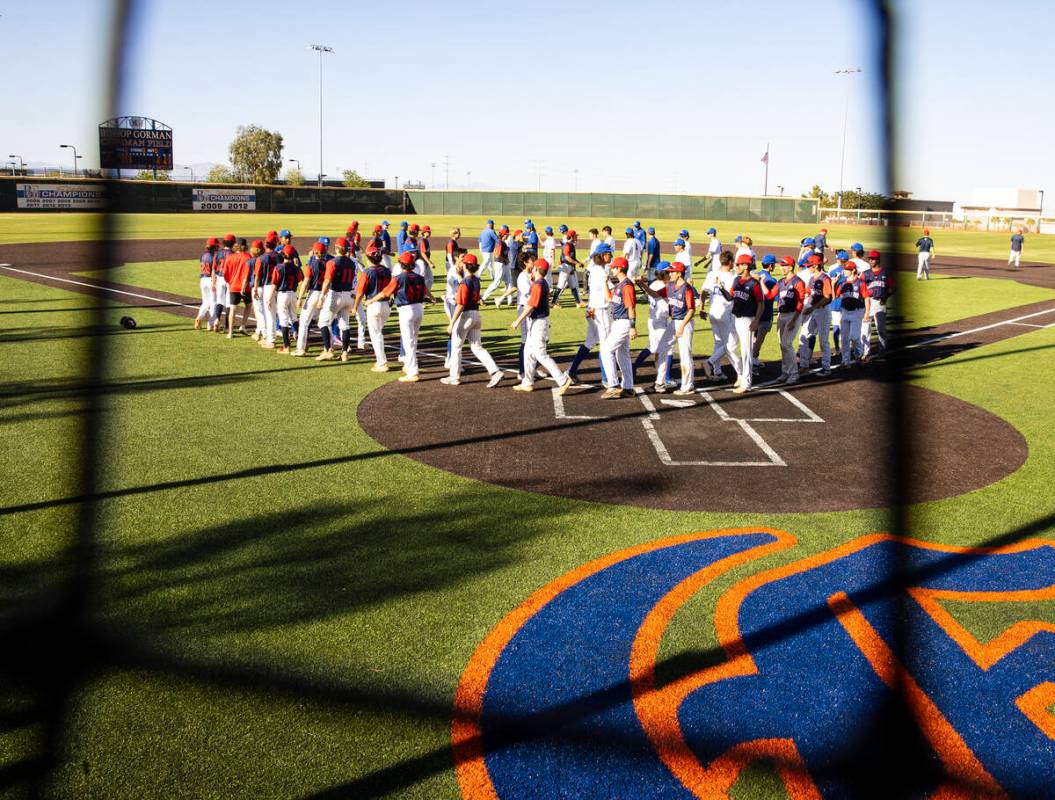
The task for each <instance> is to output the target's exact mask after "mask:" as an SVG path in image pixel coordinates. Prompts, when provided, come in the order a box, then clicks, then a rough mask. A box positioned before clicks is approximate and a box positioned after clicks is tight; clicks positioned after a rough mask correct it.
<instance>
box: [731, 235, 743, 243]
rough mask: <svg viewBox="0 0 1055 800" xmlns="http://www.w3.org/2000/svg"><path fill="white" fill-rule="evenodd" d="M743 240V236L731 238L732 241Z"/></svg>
mask: <svg viewBox="0 0 1055 800" xmlns="http://www.w3.org/2000/svg"><path fill="white" fill-rule="evenodd" d="M743 240H744V237H743V236H737V237H736V238H735V239H733V241H734V242H742V241H743Z"/></svg>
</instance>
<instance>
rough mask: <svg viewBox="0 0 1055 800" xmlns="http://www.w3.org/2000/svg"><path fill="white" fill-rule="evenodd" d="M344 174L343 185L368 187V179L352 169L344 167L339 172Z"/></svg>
mask: <svg viewBox="0 0 1055 800" xmlns="http://www.w3.org/2000/svg"><path fill="white" fill-rule="evenodd" d="M341 175H343V176H344V185H345V186H347V187H348V188H349V189H369V188H370V181H368V180H367V179H366V178H364V177H363V176H362V175H360V174H359V173H358V172H356V171H355V170H354V169H346V170H344V171H342V172H341Z"/></svg>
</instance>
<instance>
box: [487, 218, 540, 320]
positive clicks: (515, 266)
mask: <svg viewBox="0 0 1055 800" xmlns="http://www.w3.org/2000/svg"><path fill="white" fill-rule="evenodd" d="M535 238H536V239H538V236H537V235H536V237H535ZM506 245H507V246H508V248H509V253H508V256H507V257H508V278H509V282H508V283H507V284H506V288H505V289H504V290H503V292H502V294H500V295H499V296H498V297H496V298H495V308H501V307H502V303H504V302H505V301H507V300H508V301H509V305H510V306H513V305H514V304H515V302H516V297H517V286H516V279H517V275H519V274H520V272H521V271H522V269H521V265H522V263H523V262H522V259H523V258H524V257H526V256H531V257H532V260H534V258H535V257H536V256H537V253H538V246H537V245H536V246H535V247H534V248H533V249H530V250H527V251H524V247H525V246H526V240H525V234H524V232H523V231H519V230H517V231H513V234H512V235H511V236H508V237H506ZM525 253H526V256H525ZM488 291H490V290H488Z"/></svg>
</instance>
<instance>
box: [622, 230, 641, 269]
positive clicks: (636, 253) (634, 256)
mask: <svg viewBox="0 0 1055 800" xmlns="http://www.w3.org/2000/svg"><path fill="white" fill-rule="evenodd" d="M623 258H625V259H626V263H627V264H629V265H630V266H631V268H633V267H635V266H637V267H640V266H641V242H639V241H638V240H637V239H635V238H634V237H633V236H631V237H630V238H629V239H627V240H626V241H625V242H623Z"/></svg>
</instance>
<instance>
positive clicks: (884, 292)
mask: <svg viewBox="0 0 1055 800" xmlns="http://www.w3.org/2000/svg"><path fill="white" fill-rule="evenodd" d="M861 280H863V281H864V283H865V286H867V287H868V295H869V297H871V298H872V299H873V300H875V301H876V302H877V303H885V302H886V301H887V300H888V299H889V298H890V295H892V294H893V293H894V277H893V276H892V275H890V274H889V273H888V272H887V271H886V270H885V269H866V270H865V271H864V274H863V275H862V276H861Z"/></svg>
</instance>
